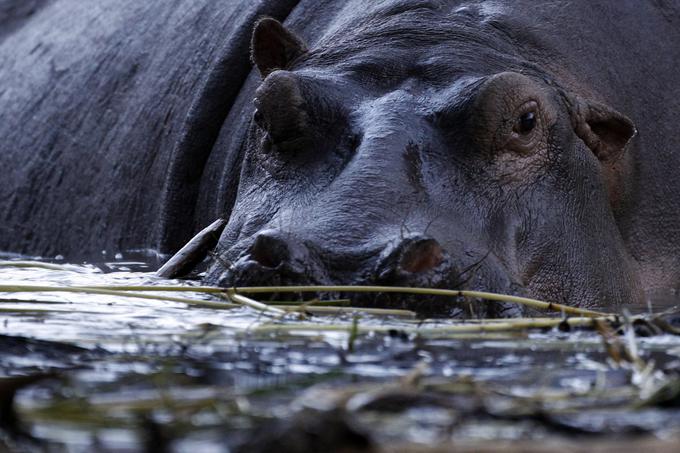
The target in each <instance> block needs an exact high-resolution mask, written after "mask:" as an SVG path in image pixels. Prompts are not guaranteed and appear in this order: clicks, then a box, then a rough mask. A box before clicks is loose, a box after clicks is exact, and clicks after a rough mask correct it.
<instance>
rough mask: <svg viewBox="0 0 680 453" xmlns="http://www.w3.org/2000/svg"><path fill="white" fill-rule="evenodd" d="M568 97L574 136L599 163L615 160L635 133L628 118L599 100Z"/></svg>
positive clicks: (608, 162) (609, 162) (633, 126)
mask: <svg viewBox="0 0 680 453" xmlns="http://www.w3.org/2000/svg"><path fill="white" fill-rule="evenodd" d="M569 100H570V104H571V105H570V107H571V109H570V110H571V121H572V125H573V126H574V131H575V132H576V135H578V136H579V137H580V138H581V140H583V141H584V142H585V144H586V145H588V148H590V149H591V151H592V152H593V153H594V154H595V156H597V158H598V159H599V160H600V162H602V163H603V164H611V163H612V162H614V161H616V160H617V159H618V158H619V157H620V156H621V155H622V154H623V151H624V149H625V147H626V145H627V144H628V142H629V141H630V140H631V139H632V138H633V137H634V136H635V134H637V130H636V129H635V125H634V124H633V122H632V121H631V120H630V118H628V117H627V116H625V115H622V114H621V113H619V112H617V111H616V110H614V109H612V108H610V107H608V106H606V105H604V104H600V103H599V102H592V101H586V100H584V99H582V98H580V97H578V96H570V99H569Z"/></svg>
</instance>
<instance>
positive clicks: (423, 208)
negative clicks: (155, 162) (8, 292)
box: [26, 0, 680, 315]
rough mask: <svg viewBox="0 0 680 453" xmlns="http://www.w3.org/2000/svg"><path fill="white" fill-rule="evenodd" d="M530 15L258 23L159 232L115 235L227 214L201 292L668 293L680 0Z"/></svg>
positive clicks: (162, 240)
mask: <svg viewBox="0 0 680 453" xmlns="http://www.w3.org/2000/svg"><path fill="white" fill-rule="evenodd" d="M273 3H276V2H273ZM535 3H536V2H529V1H526V2H525V1H517V2H491V1H434V0H433V1H415V0H414V1H394V0H391V1H383V2H374V3H373V2H372V3H371V6H367V4H366V2H359V1H351V0H349V1H342V2H338V1H336V2H324V1H321V2H314V4H313V5H312V4H311V3H310V2H305V1H302V2H300V3H299V4H297V6H296V7H295V8H294V9H292V10H291V11H290V12H289V15H288V18H287V20H286V21H285V23H286V27H283V26H281V25H280V24H279V23H278V22H277V21H274V20H269V19H265V20H261V21H260V22H258V23H257V25H256V26H255V30H254V33H253V38H252V45H251V51H252V60H253V62H254V64H255V66H256V69H255V71H254V72H253V74H251V75H250V77H249V78H248V79H247V80H246V81H245V82H244V85H243V87H242V89H241V92H240V94H239V95H238V96H237V97H236V98H234V99H233V105H232V107H231V109H230V110H229V114H228V115H227V116H226V118H224V119H223V124H222V128H221V131H220V133H219V135H218V137H217V138H216V139H215V140H214V143H213V144H212V147H211V150H205V149H204V147H202V148H200V147H199V148H200V149H201V150H202V152H203V153H205V154H207V155H205V157H203V158H202V159H203V160H201V162H202V163H203V165H202V167H201V168H202V171H201V172H198V174H199V176H195V177H194V176H192V177H191V178H189V176H190V175H193V174H194V173H192V172H193V170H190V168H191V163H190V162H191V158H188V157H186V156H192V154H190V153H189V154H188V151H186V149H184V148H182V147H181V146H180V147H179V150H176V152H175V155H174V156H175V157H173V158H172V160H171V161H172V162H174V163H175V166H174V167H173V168H175V169H177V168H180V169H185V167H188V168H189V170H182V171H179V172H178V171H177V170H175V173H173V174H177V173H178V174H179V175H180V176H181V177H180V178H179V181H176V180H166V184H165V192H164V193H165V194H166V197H165V199H166V203H165V204H162V203H161V208H159V209H162V210H163V212H164V213H165V214H164V216H163V225H165V226H166V227H165V229H164V230H162V231H161V232H160V233H158V235H156V236H155V237H154V239H153V240H151V241H150V240H149V238H144V236H143V235H141V237H142V239H134V240H133V241H131V243H126V242H122V244H124V245H126V246H129V245H131V244H142V245H145V244H146V245H149V244H150V245H151V246H153V244H154V243H155V244H156V246H160V247H161V248H162V249H166V250H172V249H176V248H177V247H178V246H179V245H181V242H182V240H184V239H186V238H187V237H188V236H189V233H190V232H191V231H192V230H194V231H195V230H196V229H197V228H198V227H199V226H201V225H204V224H207V223H208V222H209V221H210V220H212V219H211V215H215V216H216V215H217V214H220V213H223V214H224V213H228V214H229V224H228V226H227V228H226V230H225V232H224V233H223V235H222V237H221V239H220V243H219V245H218V248H217V251H216V252H217V258H216V259H214V260H213V262H212V264H211V266H210V269H209V271H208V273H207V275H206V280H207V281H208V282H209V283H216V284H221V285H241V286H243V285H259V284H279V283H280V284H309V283H316V284H389V285H407V286H408V285H418V286H432V287H441V288H462V289H481V290H488V291H495V292H503V293H511V294H519V295H528V296H531V297H536V298H541V299H547V300H551V301H554V302H560V303H567V304H571V305H578V306H605V305H606V306H621V305H624V304H626V303H630V302H634V301H639V300H640V299H641V298H642V297H643V292H644V291H645V290H649V289H652V288H658V287H677V285H678V282H679V278H680V275H678V270H677V269H680V267H679V266H678V264H680V263H678V261H679V260H680V250H678V248H679V247H680V227H679V226H678V225H680V224H679V223H678V220H680V219H678V218H677V217H678V215H679V214H678V212H679V211H678V209H677V204H678V197H677V190H678V189H679V188H678V187H677V184H678V183H677V182H676V177H675V174H676V171H677V170H676V169H677V168H680V167H679V165H680V162H678V161H679V160H680V156H679V155H678V145H679V143H678V142H679V141H680V138H679V137H678V134H677V132H676V129H677V124H678V121H680V109H679V108H678V107H680V106H679V105H678V104H679V101H678V100H679V99H680V86H679V84H678V82H677V81H676V80H675V68H674V67H673V65H674V63H673V62H674V61H679V60H678V59H679V58H680V32H678V30H680V15H679V13H678V7H677V6H674V5H672V4H671V3H670V2H664V1H661V0H659V1H655V2H633V1H622V2H606V1H602V2H570V3H568V4H559V3H557V2H550V3H546V4H541V5H536V4H535ZM312 9H314V11H315V14H314V16H313V17H315V19H314V20H309V18H310V17H312V16H311V15H310V14H311V10H312ZM319 12H323V14H320V13H319ZM249 17H252V16H249ZM279 18H281V17H279ZM253 20H254V19H253ZM293 30H294V31H295V32H294V31H293ZM228 72H229V71H226V72H225V73H228ZM217 78H218V79H219V77H217ZM198 105H199V106H200V104H198ZM199 110H200V109H199ZM204 116H206V117H208V118H212V117H210V109H207V113H204ZM214 121H215V120H214V119H213V121H212V122H214ZM212 122H210V121H209V123H210V124H212ZM198 130H200V127H199V128H198ZM180 142H181V141H180ZM181 143H182V142H181ZM189 143H190V144H191V143H192V141H191V140H189ZM206 146H207V145H206ZM161 156H163V154H161ZM178 156H179V157H178ZM182 159H184V160H182ZM177 162H179V163H177ZM225 162H226V163H228V165H225ZM225 167H227V168H225ZM220 172H221V173H220ZM152 174H155V173H152ZM197 177H200V183H198V182H196V178H197ZM168 181H170V182H171V183H172V184H170V183H169V182H168ZM189 181H190V184H189ZM217 181H221V182H220V183H219V184H217V187H218V190H217V191H216V190H215V183H216V182H217ZM187 187H189V192H190V193H192V194H194V195H193V196H187V195H186V194H185V192H184V191H185V189H186V188H187ZM215 192H217V193H215ZM152 194H153V193H152ZM168 194H170V196H168ZM149 196H152V195H149ZM127 199H129V197H128V198H125V200H127ZM168 200H169V202H168ZM168 203H169V204H168ZM232 204H233V205H232ZM168 206H169V207H168ZM187 206H191V209H192V210H193V212H194V214H193V215H191V216H190V218H189V219H188V220H187V218H184V219H183V220H182V219H177V221H178V222H179V223H178V224H177V225H182V227H181V228H180V227H179V226H176V225H175V223H174V222H175V220H176V218H177V217H181V215H180V214H181V213H183V212H184V209H185V208H186V207H187ZM135 209H137V210H138V209H139V207H137V208H135ZM133 212H134V211H133ZM149 212H151V213H153V212H154V210H151V211H149ZM138 236H140V235H139V234H137V233H134V234H132V236H131V237H138ZM119 237H120V235H119ZM168 238H170V239H168ZM154 241H155V242H154ZM26 242H27V243H30V242H31V239H30V238H29V239H27V240H26ZM95 243H96V242H95ZM120 243H121V242H119V244H120ZM407 302H409V300H408V299H405V298H395V297H387V296H384V297H382V298H379V299H378V303H382V304H386V305H392V306H395V305H396V306H401V305H405V304H406V303H407ZM421 303H422V304H423V306H422V307H420V308H421V309H422V310H425V311H435V312H437V313H445V314H450V313H456V309H452V307H451V306H450V305H444V306H442V305H441V304H439V306H440V307H442V308H441V309H436V310H435V309H433V308H432V307H433V306H434V304H432V303H431V301H423V300H422V299H421ZM409 306H411V305H409ZM495 307H496V306H495ZM516 313H517V312H516V311H514V310H513V309H512V307H505V306H500V307H498V308H494V309H488V310H487V311H486V312H485V313H482V314H485V315H513V314H516Z"/></svg>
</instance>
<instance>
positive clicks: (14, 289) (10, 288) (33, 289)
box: [0, 285, 241, 309]
mask: <svg viewBox="0 0 680 453" xmlns="http://www.w3.org/2000/svg"><path fill="white" fill-rule="evenodd" d="M52 292H59V293H83V294H100V295H105V296H117V297H132V298H135V299H152V300H159V301H164V302H181V303H185V304H187V305H195V306H199V307H208V308H220V309H222V308H237V307H240V306H241V305H235V304H228V303H224V302H210V301H207V300H196V299H188V298H185V297H171V296H157V295H153V294H140V293H134V292H128V291H121V290H112V289H100V288H90V287H79V286H39V285H0V293H52ZM46 303H49V302H46Z"/></svg>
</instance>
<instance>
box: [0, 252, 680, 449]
mask: <svg viewBox="0 0 680 453" xmlns="http://www.w3.org/2000/svg"><path fill="white" fill-rule="evenodd" d="M126 258H127V259H128V260H130V261H116V262H113V263H107V264H98V265H82V266H76V265H68V264H64V263H59V264H55V263H47V264H50V265H55V266H56V267H51V266H42V265H40V264H39V263H35V262H34V265H33V266H22V267H20V266H19V265H17V266H14V267H13V266H11V265H7V266H0V280H2V288H5V289H3V290H0V291H9V288H10V287H14V288H15V289H20V288H22V287H23V288H29V287H53V288H56V287H65V286H68V287H71V288H81V289H83V291H82V292H70V291H64V292H44V290H43V292H40V291H33V292H30V291H29V292H20V291H19V290H17V291H15V292H6V293H0V309H2V311H0V350H2V351H3V354H2V355H1V356H0V373H1V374H0V403H2V405H3V408H11V409H4V410H3V411H2V412H1V414H3V415H1V416H0V417H4V418H2V419H1V420H2V423H4V425H3V427H4V428H0V449H1V448H3V447H4V446H6V445H10V444H11V445H15V443H16V442H17V440H16V437H12V433H13V432H17V429H19V430H20V432H23V433H25V434H26V436H30V437H31V438H33V439H35V441H36V442H41V443H42V444H40V445H45V446H46V449H50V448H51V449H53V450H66V451H69V450H72V451H88V450H90V451H93V450H116V451H140V450H141V451H143V449H144V448H146V449H147V450H149V448H151V446H152V445H153V446H156V447H157V448H156V450H155V451H162V448H165V449H166V451H179V450H186V449H196V450H197V451H198V450H201V451H202V450H205V449H212V450H220V449H223V448H224V447H225V446H226V447H227V448H229V449H231V450H232V451H239V450H238V448H240V449H241V450H240V451H267V450H266V448H267V446H271V445H276V446H278V447H279V448H278V449H279V450H282V449H284V447H283V446H284V445H285V448H286V449H288V451H295V448H299V450H298V451H309V449H310V448H312V449H314V448H316V449H322V450H323V451H332V450H330V447H329V446H332V447H334V448H336V449H338V450H339V449H340V448H341V447H343V446H344V447H346V448H347V449H350V450H352V451H371V449H374V450H375V449H382V450H385V451H398V448H397V447H398V446H399V445H411V446H412V447H409V448H412V449H411V450H404V451H418V449H419V448H422V447H423V446H425V445H443V446H446V445H450V443H451V442H452V441H455V442H456V445H457V446H460V445H465V444H466V443H467V444H469V445H473V446H474V448H473V447H470V449H469V450H468V451H479V450H483V449H484V448H482V447H483V445H484V442H487V441H489V440H493V441H494V442H495V443H494V445H498V444H497V442H499V441H501V440H506V441H508V442H517V443H520V444H521V445H526V442H530V441H535V440H539V439H540V440H541V445H543V444H544V442H547V443H550V442H556V443H557V444H558V445H559V442H560V441H561V440H562V439H564V438H566V437H571V436H573V435H578V436H587V438H588V439H595V440H591V442H595V441H598V442H599V439H607V437H606V436H607V435H611V434H617V435H618V434H625V435H627V436H632V437H631V439H633V440H635V439H638V438H640V439H645V438H644V437H640V436H647V435H650V436H662V437H663V439H665V441H664V442H667V443H669V445H670V444H672V442H676V441H677V439H678V438H680V411H678V407H679V406H680V373H679V370H680V358H679V357H680V352H678V351H680V336H678V331H679V329H680V321H679V320H680V310H678V309H674V308H673V306H674V305H675V304H677V301H676V300H674V301H673V303H672V304H668V305H667V306H666V307H665V310H664V309H659V307H658V306H656V305H655V307H656V308H655V311H654V313H653V314H649V313H647V310H646V308H645V309H644V310H642V311H641V313H646V314H644V315H642V316H638V315H625V314H619V315H617V316H613V317H609V316H606V317H595V318H586V317H580V316H578V315H573V316H568V317H563V316H562V315H561V314H559V313H558V314H556V315H555V317H543V318H531V319H528V318H524V319H514V320H513V319H510V320H508V319H481V320H477V319H472V320H463V321H461V320H450V319H433V320H430V319H418V320H416V319H412V318H409V317H399V316H395V315H394V314H389V312H384V313H383V312H380V311H376V312H359V311H357V312H351V310H350V312H349V313H346V312H343V311H336V312H323V311H319V312H316V313H314V312H311V311H309V312H308V317H307V319H300V318H298V317H297V315H296V314H292V313H288V312H287V308H290V307H295V305H294V304H292V302H291V301H289V302H290V303H288V302H286V301H284V302H285V303H280V302H279V303H275V304H273V308H276V309H277V310H282V311H283V312H284V313H283V315H282V316H279V315H280V314H279V313H278V312H276V313H277V314H276V315H274V316H264V314H263V312H262V311H260V310H256V309H253V308H252V307H250V306H240V307H236V308H232V309H230V310H219V311H218V310H216V308H218V307H220V306H222V305H224V304H227V301H225V300H224V294H223V293H217V292H216V293H214V294H211V293H200V292H194V293H182V297H176V296H169V295H168V294H176V291H175V292H163V291H161V290H162V289H163V288H170V287H173V288H174V287H177V286H178V282H176V281H168V280H165V279H161V278H159V277H157V276H155V275H154V274H153V273H152V272H151V271H152V267H153V266H151V265H147V267H143V266H142V264H144V263H143V262H142V261H139V262H136V261H132V260H131V258H130V256H128V255H127V254H126ZM17 261H18V260H15V262H17ZM132 263H141V264H138V265H135V264H132ZM116 265H118V266H124V267H128V268H130V269H133V270H131V271H121V270H120V268H116V267H115V266H116ZM111 266H113V267H111ZM181 285H183V287H184V288H188V289H190V288H195V289H198V286H197V284H196V283H194V282H184V283H182V284H181ZM104 287H108V288H112V287H116V288H128V290H123V289H117V290H110V291H109V292H106V290H103V289H101V288H104ZM153 287H155V288H157V291H152V289H153ZM93 288H99V291H104V292H96V291H95V292H90V293H88V292H87V291H86V290H88V289H90V290H92V289H93ZM129 288H136V289H129ZM142 289H144V291H143V293H144V294H145V295H149V296H152V298H130V297H125V293H126V292H127V293H134V292H138V293H139V292H141V291H142ZM128 295H129V294H128ZM155 296H157V297H155ZM247 298H248V299H252V300H253V301H255V302H258V301H257V299H256V297H255V295H254V294H250V295H248V296H247ZM191 302H193V303H191ZM321 302H323V303H324V304H326V303H327V304H326V305H323V304H322V305H317V304H319V303H321ZM220 304H222V305H220ZM268 304H269V303H268ZM298 304H308V305H307V306H308V307H314V306H323V307H327V308H333V307H336V308H337V307H338V306H341V307H342V308H343V309H348V308H349V309H351V308H352V305H351V299H350V300H349V301H337V300H330V301H328V300H319V301H316V302H315V301H314V300H311V301H306V302H298ZM267 306H269V307H271V306H272V305H271V304H269V305H267ZM284 308H286V309H284ZM36 310H43V311H36ZM270 314H273V313H270ZM309 315H311V316H309ZM50 376H51V377H52V378H48V377H50ZM39 377H42V378H39ZM12 383H14V384H17V383H19V384H21V385H14V384H12ZM10 384H11V385H10ZM3 389H5V390H3ZM7 414H9V415H7ZM12 420H14V422H12ZM12 423H14V425H15V426H18V427H19V428H12ZM26 439H28V437H26ZM8 442H9V443H8ZM12 442H14V443H12ZM28 442H33V441H28ZM522 442H524V444H522ZM659 442H661V441H656V443H655V444H654V445H655V447H659ZM35 445H38V444H35ZM192 445H193V446H195V445H200V446H201V448H188V447H187V446H192ZM480 445H481V446H482V447H480ZM664 445H665V444H664ZM258 449H259V450H258ZM305 449H306V450H305ZM362 449H363V450H362ZM26 450H28V451H30V448H26ZM444 450H446V447H442V451H444ZM149 451H150V450H149ZM668 451H672V450H668Z"/></svg>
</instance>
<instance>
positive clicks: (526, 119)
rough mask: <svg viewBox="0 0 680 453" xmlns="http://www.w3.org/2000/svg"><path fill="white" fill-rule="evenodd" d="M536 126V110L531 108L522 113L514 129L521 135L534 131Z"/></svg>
mask: <svg viewBox="0 0 680 453" xmlns="http://www.w3.org/2000/svg"><path fill="white" fill-rule="evenodd" d="M535 127H536V111H535V110H530V111H528V112H524V113H523V114H522V115H520V117H519V118H518V119H517V123H515V127H514V128H513V130H514V131H515V132H517V133H518V134H520V135H527V134H528V133H530V132H531V131H533V130H534V128H535Z"/></svg>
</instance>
